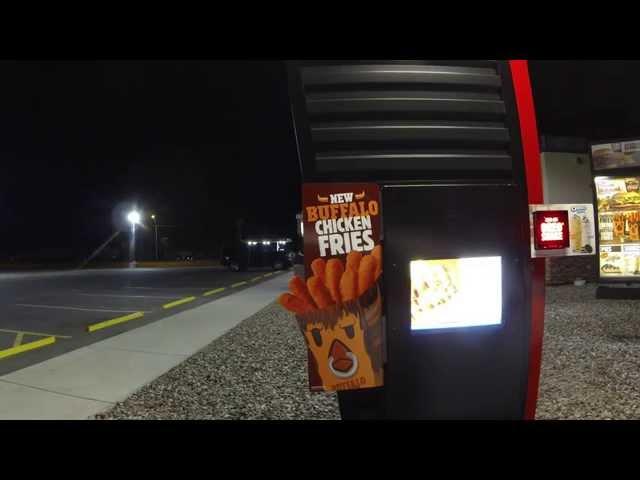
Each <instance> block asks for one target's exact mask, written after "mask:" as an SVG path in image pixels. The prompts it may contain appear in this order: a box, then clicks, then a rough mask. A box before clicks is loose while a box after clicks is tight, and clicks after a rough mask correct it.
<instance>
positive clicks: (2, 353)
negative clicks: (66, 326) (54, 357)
mask: <svg viewBox="0 0 640 480" xmlns="http://www.w3.org/2000/svg"><path fill="white" fill-rule="evenodd" d="M55 341H56V337H47V338H43V339H41V340H36V341H35V342H29V343H24V344H22V345H20V346H18V347H12V348H7V349H6V350H0V358H7V357H11V356H13V355H17V354H19V353H22V352H27V351H29V350H35V349H36V348H42V347H46V346H47V345H51V344H52V343H55Z"/></svg>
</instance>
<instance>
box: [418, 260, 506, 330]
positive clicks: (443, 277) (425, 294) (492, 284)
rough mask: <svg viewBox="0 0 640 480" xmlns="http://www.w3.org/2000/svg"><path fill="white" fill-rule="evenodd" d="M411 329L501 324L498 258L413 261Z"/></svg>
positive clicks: (500, 278) (500, 281) (500, 263)
mask: <svg viewBox="0 0 640 480" xmlns="http://www.w3.org/2000/svg"><path fill="white" fill-rule="evenodd" d="M410 272H411V330H438V329H450V328H463V327H476V326H483V325H499V324H500V323H502V261H501V257H472V258H451V259H442V260H413V261H411V263H410Z"/></svg>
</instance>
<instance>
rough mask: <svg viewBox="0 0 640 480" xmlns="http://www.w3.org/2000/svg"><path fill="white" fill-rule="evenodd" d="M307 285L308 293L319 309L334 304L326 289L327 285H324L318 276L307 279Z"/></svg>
mask: <svg viewBox="0 0 640 480" xmlns="http://www.w3.org/2000/svg"><path fill="white" fill-rule="evenodd" d="M307 287H308V288H309V293H310V294H311V297H312V298H313V301H314V302H315V303H316V305H317V306H318V308H319V309H323V308H327V307H330V306H331V305H333V304H334V302H333V300H332V299H331V295H330V294H329V292H328V291H327V287H325V286H324V282H323V281H322V280H321V279H320V278H318V277H315V276H314V277H310V278H309V279H308V280H307Z"/></svg>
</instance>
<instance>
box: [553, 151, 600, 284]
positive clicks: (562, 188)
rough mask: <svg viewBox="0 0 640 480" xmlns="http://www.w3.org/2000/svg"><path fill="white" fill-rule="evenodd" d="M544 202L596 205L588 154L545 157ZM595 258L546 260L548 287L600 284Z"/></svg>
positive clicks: (554, 154)
mask: <svg viewBox="0 0 640 480" xmlns="http://www.w3.org/2000/svg"><path fill="white" fill-rule="evenodd" d="M541 166H542V182H543V189H544V203H592V202H593V189H592V186H591V182H592V179H591V164H590V159H589V155H588V154H579V153H560V152H544V153H542V154H541ZM595 261H596V259H595V257H594V256H584V257H559V258H548V259H546V281H547V284H548V285H559V284H563V283H573V281H574V280H575V279H576V278H583V279H585V280H587V281H589V282H593V281H596V279H597V275H596V263H595Z"/></svg>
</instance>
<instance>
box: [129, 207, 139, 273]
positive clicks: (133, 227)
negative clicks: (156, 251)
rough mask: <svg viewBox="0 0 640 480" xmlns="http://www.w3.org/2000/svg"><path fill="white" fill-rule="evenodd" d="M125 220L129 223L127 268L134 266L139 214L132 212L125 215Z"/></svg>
mask: <svg viewBox="0 0 640 480" xmlns="http://www.w3.org/2000/svg"><path fill="white" fill-rule="evenodd" d="M127 220H129V222H130V223H131V238H130V239H129V268H134V267H135V266H136V224H137V223H139V222H140V214H139V213H138V212H137V211H136V210H132V211H131V212H129V215H127Z"/></svg>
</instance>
